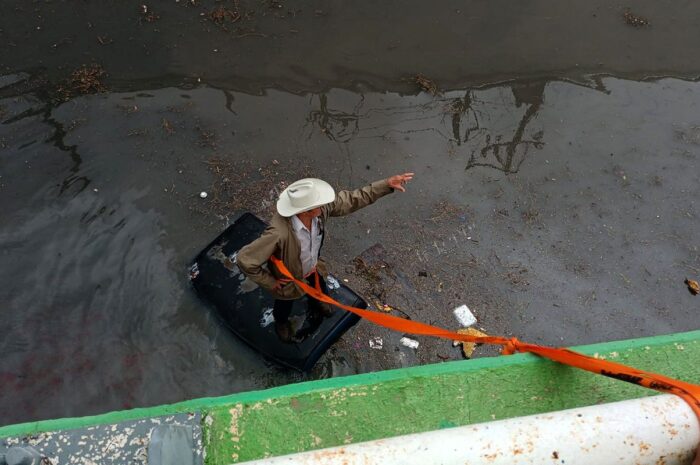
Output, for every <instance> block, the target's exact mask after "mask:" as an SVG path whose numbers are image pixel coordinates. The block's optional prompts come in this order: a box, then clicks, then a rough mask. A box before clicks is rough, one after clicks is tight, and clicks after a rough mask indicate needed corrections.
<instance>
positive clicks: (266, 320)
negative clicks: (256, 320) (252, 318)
mask: <svg viewBox="0 0 700 465" xmlns="http://www.w3.org/2000/svg"><path fill="white" fill-rule="evenodd" d="M274 321H275V316H274V315H273V314H272V307H268V308H266V309H265V311H263V314H262V317H261V318H260V326H261V327H263V328H266V327H268V326H269V325H270V324H271V323H272V322H274Z"/></svg>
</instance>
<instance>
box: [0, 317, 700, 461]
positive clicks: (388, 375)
mask: <svg viewBox="0 0 700 465" xmlns="http://www.w3.org/2000/svg"><path fill="white" fill-rule="evenodd" d="M698 340H700V330H698V331H691V332H687V333H679V334H670V335H665V336H655V337H649V338H641V339H630V340H625V341H615V342H606V343H600V344H593V345H587V346H580V347H574V348H573V349H574V350H577V351H580V352H582V353H585V354H594V353H596V352H597V353H612V352H622V351H629V350H636V349H644V348H645V347H650V348H653V347H659V346H668V345H672V344H683V343H693V342H697V341H698ZM620 361H621V362H622V363H625V361H624V360H620ZM543 364H549V365H552V364H551V362H548V361H545V360H541V359H539V358H537V357H536V356H533V355H530V354H516V355H512V356H503V357H490V358H480V359H475V360H470V361H466V360H465V361H456V362H447V363H441V364H434V365H424V366H419V367H412V368H402V369H397V370H388V371H383V372H377V373H368V374H362V375H353V376H347V377H338V378H330V379H324V380H318V381H308V382H303V383H297V384H291V385H286V386H281V387H277V388H272V389H267V390H262V391H251V392H244V393H238V394H232V395H228V396H223V397H210V398H200V399H194V400H190V401H185V402H180V403H176V404H170V405H162V406H156V407H149V408H139V409H133V410H126V411H118V412H110V413H105V414H101V415H96V416H90V417H82V418H66V419H56V420H43V421H37V422H30V423H22V424H17V425H9V426H4V427H0V437H7V436H20V435H26V434H34V433H38V432H43V431H56V430H69V429H76V428H83V427H87V426H92V425H100V424H108V423H117V422H122V421H127V420H135V419H140V418H147V417H154V416H163V415H171V414H175V413H183V412H192V411H200V410H203V411H205V412H206V411H210V410H211V411H218V410H221V409H226V408H227V406H231V405H250V404H256V403H260V402H264V401H271V400H273V399H281V398H296V397H299V396H303V395H308V394H313V393H322V392H323V391H327V390H337V389H343V388H346V389H347V388H353V387H363V388H364V387H369V386H379V385H383V384H386V383H391V382H397V381H400V382H406V381H410V380H412V379H425V378H431V377H444V376H446V375H460V376H467V377H468V376H470V375H473V376H477V375H478V376H482V375H483V374H485V373H488V372H491V371H494V370H502V369H504V368H511V367H530V368H532V369H534V370H535V371H536V370H537V369H538V367H540V366H542V365H543ZM639 368H644V367H641V366H640V367H639ZM660 368H661V366H660ZM646 369H650V368H646ZM665 374H668V373H665ZM562 381H565V380H562ZM688 381H694V380H693V379H688ZM616 383H617V384H620V383H618V382H616ZM622 384H624V383H622ZM632 387H634V386H632ZM634 388H636V387H634ZM637 396H638V395H637ZM208 462H209V461H208ZM229 462H230V460H229ZM210 463H213V462H210ZM222 463H227V462H222Z"/></svg>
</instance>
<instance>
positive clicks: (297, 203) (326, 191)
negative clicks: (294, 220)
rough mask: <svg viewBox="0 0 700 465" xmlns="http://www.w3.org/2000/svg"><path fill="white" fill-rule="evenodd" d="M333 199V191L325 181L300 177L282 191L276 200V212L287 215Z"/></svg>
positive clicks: (310, 208) (312, 207)
mask: <svg viewBox="0 0 700 465" xmlns="http://www.w3.org/2000/svg"><path fill="white" fill-rule="evenodd" d="M334 200H335V191H334V190H333V188H332V187H331V185H330V184H328V183H327V182H326V181H324V180H322V179H316V178H305V179H300V180H298V181H295V182H293V183H292V184H290V185H289V187H287V188H286V189H285V190H283V191H282V193H281V194H280V198H279V200H277V212H278V213H279V214H280V215H282V216H285V217H289V216H292V215H296V214H297V213H301V212H305V211H308V210H312V209H314V208H316V207H320V206H321V205H325V204H327V203H331V202H332V201H334Z"/></svg>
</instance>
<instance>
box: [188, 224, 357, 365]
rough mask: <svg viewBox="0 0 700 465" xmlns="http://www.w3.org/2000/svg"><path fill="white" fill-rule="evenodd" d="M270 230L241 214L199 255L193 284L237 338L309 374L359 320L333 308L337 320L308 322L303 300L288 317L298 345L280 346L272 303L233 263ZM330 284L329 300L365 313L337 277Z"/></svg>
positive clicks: (353, 293)
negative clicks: (239, 254)
mask: <svg viewBox="0 0 700 465" xmlns="http://www.w3.org/2000/svg"><path fill="white" fill-rule="evenodd" d="M266 227H267V225H266V224H265V222H264V221H262V220H260V219H259V218H257V217H256V216H255V215H253V214H251V213H245V214H243V215H242V216H241V217H239V218H238V219H237V220H236V221H235V222H234V223H233V224H232V225H231V226H229V227H228V228H226V230H225V231H224V232H223V233H221V234H220V235H219V237H217V238H216V239H214V241H212V242H211V243H210V244H209V245H208V246H207V247H206V248H205V249H204V250H202V251H201V252H200V253H199V255H197V258H195V260H194V263H193V264H192V266H191V267H190V280H191V281H192V284H193V285H194V288H195V291H196V292H197V294H198V295H199V296H200V297H202V298H203V299H204V300H206V301H208V302H210V303H211V304H212V305H213V306H214V307H215V309H216V312H217V314H218V315H219V316H220V317H221V319H222V321H223V322H224V324H226V326H228V328H229V329H230V330H231V331H232V332H233V333H234V334H236V335H237V336H238V337H240V338H241V339H242V340H243V341H245V342H246V343H248V344H249V345H250V346H252V347H253V348H254V349H256V350H257V351H258V352H260V353H261V354H263V355H264V356H266V357H268V358H270V359H272V360H274V361H275V362H277V363H279V364H281V365H284V366H287V367H290V368H295V369H297V370H301V371H306V370H309V369H310V368H311V367H313V366H314V364H315V363H316V361H318V359H319V358H320V357H321V355H323V353H324V352H325V351H326V350H328V348H329V347H330V346H331V345H332V344H333V343H334V342H335V341H336V340H338V338H339V337H340V336H341V335H342V334H343V333H344V332H345V331H347V330H348V329H349V328H350V327H351V326H352V325H354V324H355V323H357V321H359V319H360V318H359V317H358V316H357V315H355V314H353V313H350V312H347V311H345V310H342V309H339V308H337V307H333V308H334V309H335V312H334V313H333V315H332V316H331V317H328V318H325V319H323V321H322V322H320V324H319V323H318V322H314V321H313V319H309V318H307V315H306V308H307V305H306V297H303V298H301V299H299V300H297V301H295V302H294V306H293V308H292V313H291V316H290V321H291V322H292V325H293V326H294V328H295V330H296V334H297V338H298V340H299V342H295V343H285V342H282V341H281V340H280V339H279V338H278V337H277V334H276V332H275V325H274V322H273V318H272V305H273V302H274V299H273V298H272V296H271V295H270V294H269V293H268V292H266V291H264V290H262V289H261V288H259V287H257V285H255V284H254V283H252V282H251V281H250V280H249V279H247V278H246V277H245V275H244V274H243V273H241V271H240V270H239V269H238V266H236V263H235V258H236V254H237V253H238V251H239V250H240V249H241V247H243V246H244V245H246V244H248V243H250V242H252V241H254V240H255V239H257V238H258V237H259V236H260V234H261V233H262V232H263V231H264V230H265V228H266ZM327 284H328V292H329V295H330V296H331V297H332V298H334V299H335V300H337V301H338V302H341V303H343V304H346V305H351V306H353V307H358V308H367V303H366V302H365V301H364V300H363V299H362V298H361V297H360V296H358V295H357V294H355V292H353V291H352V290H351V289H350V288H348V287H347V286H344V285H343V284H342V283H340V282H338V280H337V279H335V278H334V277H333V276H331V275H329V276H328V279H327Z"/></svg>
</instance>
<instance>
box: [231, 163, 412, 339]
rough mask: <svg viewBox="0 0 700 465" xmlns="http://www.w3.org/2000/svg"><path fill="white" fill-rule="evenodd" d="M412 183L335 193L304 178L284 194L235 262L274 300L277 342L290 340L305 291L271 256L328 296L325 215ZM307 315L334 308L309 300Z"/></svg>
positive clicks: (396, 181) (402, 177)
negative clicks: (292, 314) (322, 258)
mask: <svg viewBox="0 0 700 465" xmlns="http://www.w3.org/2000/svg"><path fill="white" fill-rule="evenodd" d="M411 179H413V173H404V174H397V175H395V176H391V177H390V178H387V179H384V180H381V181H376V182H373V183H372V184H370V185H369V186H366V187H363V188H361V189H356V190H353V191H340V192H338V193H337V194H336V192H335V191H334V190H333V188H332V187H331V186H330V184H328V183H327V182H325V181H323V180H321V179H315V178H306V179H300V180H299V181H296V182H294V183H292V184H291V185H290V186H289V187H287V188H286V189H285V190H284V191H282V193H281V194H280V197H279V199H278V200H277V213H276V214H275V215H274V216H273V217H272V220H271V221H270V226H268V228H267V229H266V230H265V231H264V232H263V234H262V235H261V236H260V237H259V238H258V239H256V240H255V241H253V242H251V243H250V244H248V245H246V246H245V247H243V248H242V249H241V250H240V251H239V252H238V256H237V259H236V260H237V263H238V267H239V268H240V269H241V271H242V272H243V273H244V274H245V275H246V276H248V277H249V278H250V279H251V280H253V281H254V282H255V283H257V284H258V285H259V286H260V287H262V288H263V289H265V290H267V291H268V292H270V293H271V294H272V295H273V296H274V297H275V305H274V309H273V315H274V317H275V331H276V332H277V335H278V336H279V338H280V339H281V340H283V341H284V342H292V341H293V336H294V335H293V329H292V326H291V323H290V321H289V314H290V312H291V310H292V305H293V304H294V301H295V300H297V299H300V298H301V297H302V296H303V295H304V291H302V290H301V289H300V288H299V287H298V286H297V285H296V284H294V283H293V282H291V281H290V280H289V279H284V278H282V276H281V274H280V273H279V271H278V270H277V269H276V267H275V266H274V265H273V264H272V263H270V262H269V260H270V257H271V256H273V255H274V256H275V257H277V258H279V259H280V260H282V261H283V262H284V264H285V265H286V267H287V268H288V269H289V271H290V272H291V273H292V275H294V277H295V278H297V279H300V280H301V279H304V280H305V281H306V282H307V283H308V284H309V285H310V286H315V285H316V280H318V282H319V284H320V286H321V290H322V291H323V292H324V293H328V289H327V287H326V281H325V279H324V277H325V275H326V274H327V273H326V270H325V267H324V266H323V263H322V262H321V261H319V252H320V250H321V245H323V240H324V239H325V235H326V221H327V220H328V217H331V216H344V215H348V214H350V213H352V212H354V211H356V210H359V209H360V208H363V207H366V206H367V205H370V204H372V203H374V202H375V201H376V200H377V199H379V198H380V197H383V196H385V195H387V194H389V193H391V192H393V191H394V190H399V191H401V192H405V191H406V189H405V186H406V183H407V182H409V181H410V180H411ZM265 264H267V267H265V266H264V265H265ZM307 312H308V314H309V317H310V318H311V319H314V320H316V321H318V320H320V319H321V317H327V316H330V315H332V313H333V310H332V309H331V308H330V307H329V306H328V304H325V303H323V302H320V301H318V300H316V299H313V298H311V297H309V298H308V309H307Z"/></svg>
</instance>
